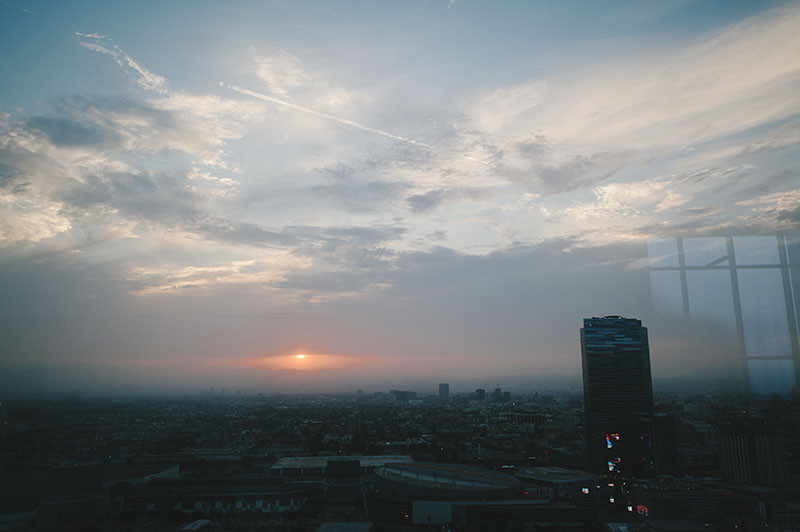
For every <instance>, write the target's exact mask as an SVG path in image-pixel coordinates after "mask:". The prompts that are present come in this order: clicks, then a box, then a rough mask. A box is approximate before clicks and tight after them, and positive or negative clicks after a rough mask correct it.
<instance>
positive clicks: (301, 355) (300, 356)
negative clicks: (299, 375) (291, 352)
mask: <svg viewBox="0 0 800 532" xmlns="http://www.w3.org/2000/svg"><path fill="white" fill-rule="evenodd" d="M295 356H296V357H297V358H299V359H300V360H303V359H304V358H306V356H305V355H304V354H303V353H300V354H299V355H295Z"/></svg>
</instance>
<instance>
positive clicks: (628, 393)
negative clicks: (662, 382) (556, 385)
mask: <svg viewBox="0 0 800 532" xmlns="http://www.w3.org/2000/svg"><path fill="white" fill-rule="evenodd" d="M581 358H582V363H583V400H584V408H585V412H586V422H585V425H586V446H587V451H588V459H589V468H590V469H591V470H592V471H593V472H597V473H620V474H623V475H648V474H651V473H652V472H653V469H654V450H653V449H654V442H653V386H652V381H651V378H650V348H649V346H648V343H647V329H646V328H645V327H642V322H641V321H640V320H637V319H630V318H623V317H621V316H605V317H602V318H586V319H584V320H583V328H582V329H581Z"/></svg>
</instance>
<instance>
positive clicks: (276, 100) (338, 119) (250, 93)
mask: <svg viewBox="0 0 800 532" xmlns="http://www.w3.org/2000/svg"><path fill="white" fill-rule="evenodd" d="M219 85H220V87H227V88H229V89H231V90H233V91H236V92H238V93H240V94H245V95H247V96H252V97H253V98H258V99H259V100H264V101H267V102H272V103H276V104H278V105H283V106H284V107H288V108H290V109H294V110H296V111H301V112H303V113H308V114H311V115H314V116H318V117H320V118H327V119H328V120H333V121H334V122H339V123H340V124H345V125H347V126H352V127H356V128H358V129H362V130H364V131H369V132H370V133H376V134H378V135H382V136H384V137H387V138H390V139H394V140H399V141H400V142H405V143H407V144H413V145H414V146H419V147H421V148H425V149H428V150H432V149H433V147H431V146H429V145H428V144H425V143H424V142H419V141H418V140H414V139H409V138H406V137H401V136H399V135H393V134H391V133H389V132H388V131H382V130H380V129H375V128H374V127H369V126H365V125H364V124H359V123H358V122H355V121H353V120H348V119H347V118H342V117H341V116H336V115H332V114H328V113H323V112H321V111H315V110H314V109H309V108H308V107H302V106H300V105H297V104H294V103H292V102H287V101H286V100H281V99H279V98H275V97H274V96H269V95H267V94H261V93H260V92H254V91H251V90H247V89H243V88H241V87H237V86H236V85H230V84H228V83H224V82H222V81H220V82H219Z"/></svg>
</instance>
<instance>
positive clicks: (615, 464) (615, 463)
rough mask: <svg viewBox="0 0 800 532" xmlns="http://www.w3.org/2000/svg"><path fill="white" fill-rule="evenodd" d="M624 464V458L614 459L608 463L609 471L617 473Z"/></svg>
mask: <svg viewBox="0 0 800 532" xmlns="http://www.w3.org/2000/svg"><path fill="white" fill-rule="evenodd" d="M620 462H622V458H612V459H611V460H609V461H608V470H609V471H616V470H617V468H619V463H620Z"/></svg>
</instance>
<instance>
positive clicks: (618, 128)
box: [461, 6, 800, 193]
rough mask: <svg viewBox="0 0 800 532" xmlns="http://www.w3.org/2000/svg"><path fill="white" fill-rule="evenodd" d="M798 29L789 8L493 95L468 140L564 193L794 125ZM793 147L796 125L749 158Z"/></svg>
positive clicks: (484, 101) (474, 119)
mask: <svg viewBox="0 0 800 532" xmlns="http://www.w3.org/2000/svg"><path fill="white" fill-rule="evenodd" d="M798 23H800V9H797V7H796V6H784V7H781V8H777V9H774V10H772V11H768V12H766V13H764V14H762V15H759V16H755V17H753V18H750V19H747V20H744V21H742V22H740V23H737V24H734V25H731V26H728V27H726V28H725V29H723V30H721V31H719V32H717V33H716V34H713V35H709V36H706V37H705V38H703V39H699V40H697V41H695V42H689V43H670V44H671V46H664V47H662V49H654V48H647V47H645V48H644V49H642V50H640V51H635V52H631V51H625V52H623V53H622V54H618V55H615V56H614V57H613V59H612V58H601V59H595V60H594V63H593V64H592V65H586V64H584V63H581V62H577V64H575V65H572V67H571V71H570V72H569V73H567V72H561V73H556V74H553V75H550V76H549V77H547V78H546V79H538V80H537V79H533V80H529V81H525V82H522V83H518V84H516V85H509V86H506V87H501V88H496V89H493V90H492V91H491V92H489V93H488V94H486V95H484V96H482V97H479V98H477V99H475V100H473V101H472V102H467V104H466V105H467V109H468V116H469V117H470V122H469V124H470V125H471V128H470V129H467V128H462V130H461V131H462V133H461V134H462V143H464V144H465V145H473V146H478V147H481V148H480V149H481V150H482V151H483V153H484V154H485V156H488V157H489V158H490V161H491V164H492V165H493V167H494V168H495V169H497V171H498V172H499V173H500V175H503V176H506V177H507V178H508V179H510V180H513V181H515V182H525V183H527V184H528V185H529V186H531V187H532V188H533V190H535V191H537V192H538V191H541V192H545V193H554V192H556V193H557V192H562V191H566V190H572V189H574V188H580V187H584V186H591V185H592V184H595V183H598V182H602V181H605V180H607V179H610V178H612V177H613V176H614V175H615V174H617V172H619V171H620V170H621V169H622V168H623V167H624V166H623V165H627V164H629V163H630V162H636V161H637V160H638V159H639V158H640V157H657V158H659V159H660V158H663V157H665V156H666V155H669V154H673V153H677V152H679V151H680V150H681V149H682V148H683V147H685V146H687V145H690V146H691V145H697V144H698V143H706V142H710V141H714V140H720V139H723V138H725V137H726V136H731V135H735V134H739V133H742V132H745V131H748V130H751V129H753V128H755V127H757V126H768V125H772V124H773V123H775V122H776V121H778V122H782V121H785V120H786V119H787V118H790V117H793V116H795V115H796V113H797V109H798V107H799V106H800V97H798V94H800V36H798V33H797V31H796V28H797V26H798ZM776 43H779V44H778V45H776ZM778 131H780V132H778ZM531 138H533V139H535V140H534V141H533V142H531V141H530V139H531ZM793 142H796V129H795V130H793V128H792V126H788V125H787V126H783V127H781V128H778V130H776V132H775V134H774V139H769V138H768V137H766V138H765V139H764V140H763V141H762V142H761V143H760V144H749V145H748V146H747V148H746V150H748V151H751V152H752V151H753V150H757V149H759V147H764V148H767V147H777V146H779V145H787V143H793Z"/></svg>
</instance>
